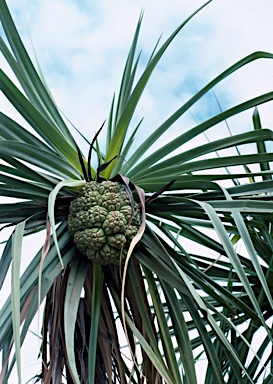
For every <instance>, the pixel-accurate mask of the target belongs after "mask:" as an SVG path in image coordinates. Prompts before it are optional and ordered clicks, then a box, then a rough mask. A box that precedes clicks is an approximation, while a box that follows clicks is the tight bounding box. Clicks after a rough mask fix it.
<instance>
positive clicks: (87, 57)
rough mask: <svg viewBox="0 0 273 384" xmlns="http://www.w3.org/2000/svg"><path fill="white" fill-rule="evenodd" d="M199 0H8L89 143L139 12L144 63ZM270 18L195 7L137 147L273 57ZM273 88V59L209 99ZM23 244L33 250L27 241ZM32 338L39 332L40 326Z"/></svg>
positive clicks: (246, 10)
mask: <svg viewBox="0 0 273 384" xmlns="http://www.w3.org/2000/svg"><path fill="white" fill-rule="evenodd" d="M202 3H203V2H202V1H199V0H171V1H169V2H167V1H160V0H146V1H145V0H134V1H128V0H116V1H112V0H101V1H99V2H98V1H94V0H36V1H32V2H30V1H29V0H20V1H19V0H12V1H8V5H9V6H10V9H11V11H12V14H13V16H14V18H15V21H16V24H17V26H18V28H19V31H20V33H21V34H22V37H23V40H24V42H25V44H26V46H27V48H28V50H29V51H30V52H31V50H32V48H31V43H30V39H29V34H30V36H31V39H32V42H33V45H34V47H35V52H36V54H37V57H38V59H39V63H40V65H41V68H42V70H43V73H44V75H45V78H46V80H47V83H48V85H49V87H50V89H51V91H52V94H53V96H54V98H55V100H56V103H57V105H58V106H59V107H60V109H61V110H62V111H63V112H64V113H65V114H66V115H67V116H68V117H69V119H70V120H71V121H72V122H73V124H75V125H76V126H77V128H78V129H80V130H81V131H82V132H83V133H84V134H85V135H86V136H87V138H88V139H90V140H91V139H92V138H93V135H94V132H95V131H96V130H97V129H98V128H99V127H100V125H101V124H102V122H103V121H104V119H105V118H107V116H108V112H109V108H110V103H111V98H112V95H113V92H114V91H117V90H118V87H119V82H120V79H121V75H122V70H123V66H124V63H125V60H126V56H127V53H128V50H129V47H130V44H131V40H132V37H133V33H134V30H135V26H136V23H137V20H138V17H139V14H140V12H141V10H142V9H144V11H145V13H144V19H143V23H142V30H141V34H140V41H139V47H140V48H141V49H142V55H143V58H147V57H149V55H150V53H151V51H152V49H153V47H154V44H155V43H156V41H157V39H158V37H159V36H160V35H161V34H162V33H163V36H162V41H164V40H165V39H166V38H167V37H168V36H169V34H170V33H171V32H173V30H174V29H175V28H176V27H177V26H178V25H179V24H180V23H181V22H182V21H183V20H184V19H185V18H186V17H187V16H188V15H189V14H190V13H191V12H193V11H194V10H195V9H196V8H197V7H198V6H200V5H201V4H202ZM272 15H273V3H272V0H228V1H226V0H213V1H212V3H211V4H209V5H208V6H207V7H206V8H205V9H204V10H202V11H201V13H199V14H198V15H197V16H196V17H195V18H194V19H193V20H192V21H191V22H190V23H189V24H188V25H187V26H186V27H185V28H184V29H183V30H182V32H181V33H180V34H179V36H177V38H176V39H175V40H174V41H173V43H172V45H171V46H170V47H169V48H168V50H167V52H166V54H165V56H164V57H163V58H162V60H161V61H160V64H159V66H158V68H157V70H156V71H155V72H154V74H153V76H152V78H151V80H150V82H149V84H148V87H147V90H146V91H145V93H144V94H143V99H142V101H141V102H140V104H139V108H138V110H137V118H142V117H143V116H144V122H143V126H142V128H141V129H140V132H139V133H140V136H139V139H138V140H142V139H143V137H144V136H145V134H146V133H147V132H149V131H150V132H151V131H152V130H153V129H154V128H156V127H157V126H158V125H159V124H160V123H161V122H162V121H163V120H164V119H166V118H167V117H168V116H169V115H170V114H171V113H173V112H174V111H175V109H177V108H178V107H179V106H180V105H181V104H183V103H184V102H185V101H186V100H187V99H188V98H189V97H190V96H192V95H193V94H194V93H195V92H197V91H198V90H199V89H200V88H201V87H203V86H204V85H205V84H206V83H207V82H208V81H209V80H212V79H213V78H214V77H215V76H217V75H218V74H219V73H220V72H222V71H223V70H224V69H226V68H227V67H229V66H230V65H232V64H233V63H234V62H235V61H237V60H239V59H241V58H243V57H244V56H246V55H248V54H250V53H252V52H254V51H256V50H265V51H269V52H273V39H272V36H273V23H272ZM27 28H28V30H29V34H28V30H27ZM31 55H32V57H33V54H31ZM0 60H1V66H3V68H4V69H5V70H6V71H7V72H8V73H10V72H9V71H8V69H7V67H6V65H5V63H4V62H3V60H2V58H0ZM272 88H273V61H269V60H261V61H259V62H256V63H253V64H251V65H249V66H248V67H247V68H243V69H241V70H240V71H239V72H238V73H237V74H234V75H232V76H231V77H230V78H229V79H228V80H225V81H224V82H223V83H222V84H221V85H220V86H217V88H216V89H215V92H216V94H217V97H218V99H219V102H220V104H221V106H222V107H223V108H224V109H225V108H228V107H230V106H232V105H234V104H235V103H237V102H242V101H244V100H246V99H248V98H250V97H254V96H257V95H259V94H261V93H263V92H269V91H270V90H272ZM0 103H1V106H2V107H1V108H2V109H3V111H4V112H6V113H7V114H9V115H12V116H15V114H14V111H13V110H12V108H11V107H10V106H9V105H8V103H6V102H5V100H3V97H2V96H0ZM271 110H272V104H271V105H270V104H268V105H267V106H262V107H260V112H261V118H262V122H263V124H264V126H265V127H266V128H271V127H272V126H273V121H272V112H271ZM211 111H213V112H218V106H217V103H216V100H215V98H214V96H213V95H212V94H210V95H209V97H208V98H207V99H205V100H204V101H202V102H200V103H199V104H198V105H197V106H196V107H195V108H193V109H192V113H193V115H194V118H195V119H196V120H197V121H198V122H200V121H201V120H202V119H204V118H205V117H206V116H208V115H209V114H210V113H211ZM194 124H195V121H194V119H193V117H192V116H191V115H190V114H187V115H186V116H185V117H183V119H181V121H179V123H177V124H176V125H175V127H174V129H173V130H172V131H171V132H170V134H168V139H170V138H171V137H172V135H175V134H176V133H177V132H178V130H181V129H186V128H187V127H191V126H193V125H194ZM229 125H230V129H231V131H232V132H233V133H235V132H238V131H240V129H242V128H241V127H243V128H244V129H251V112H249V113H245V114H243V116H242V117H236V118H234V119H231V120H230V121H229ZM225 130H226V127H225V125H224V124H223V125H222V126H221V128H220V129H219V128H218V129H217V131H211V132H208V135H212V136H213V135H214V134H215V132H216V133H217V136H218V137H221V136H222V135H223V134H224V133H225V132H226V131H225ZM102 136H103V135H102ZM165 138H166V137H165ZM201 139H202V140H203V141H205V140H206V138H205V137H203V138H201ZM199 140H200V139H199ZM4 235H6V234H4ZM26 244H27V243H26ZM37 244H38V242H37ZM29 246H31V247H33V243H32V244H31V245H29ZM37 249H38V246H37ZM33 331H34V332H36V331H37V326H34V327H33ZM32 340H35V338H33V339H32ZM31 345H32V348H33V350H35V349H36V350H35V352H33V353H34V355H35V357H34V360H35V358H36V355H37V353H38V343H37V341H36V342H35V341H34V344H33V343H32V344H31ZM27 355H28V354H27V353H26V354H25V355H24V359H25V358H27ZM30 365H31V361H30V360H23V368H24V374H25V377H24V380H23V381H24V382H25V381H26V379H27V378H29V377H30V375H31V372H37V371H38V370H39V369H40V366H39V365H38V366H34V367H31V366H30ZM200 380H201V379H200ZM14 382H15V381H14ZM200 383H201V381H200Z"/></svg>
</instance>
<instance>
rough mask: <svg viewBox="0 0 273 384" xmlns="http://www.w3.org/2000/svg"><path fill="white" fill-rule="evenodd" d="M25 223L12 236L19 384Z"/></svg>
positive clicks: (12, 295) (13, 294)
mask: <svg viewBox="0 0 273 384" xmlns="http://www.w3.org/2000/svg"><path fill="white" fill-rule="evenodd" d="M24 228H25V222H24V221H23V222H22V223H20V224H18V225H17V226H16V228H15V231H14V234H13V236H12V245H11V255H12V272H11V276H12V277H11V278H12V282H11V306H12V327H13V336H14V344H15V354H16V362H17V375H18V382H19V384H21V383H22V372H21V352H20V351H21V341H20V265H21V252H22V241H23V236H24Z"/></svg>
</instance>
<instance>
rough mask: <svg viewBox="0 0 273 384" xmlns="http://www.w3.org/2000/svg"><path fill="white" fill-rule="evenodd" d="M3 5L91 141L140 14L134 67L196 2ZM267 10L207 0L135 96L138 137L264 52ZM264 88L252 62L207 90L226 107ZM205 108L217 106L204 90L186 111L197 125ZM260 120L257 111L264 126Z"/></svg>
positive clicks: (268, 81)
mask: <svg viewBox="0 0 273 384" xmlns="http://www.w3.org/2000/svg"><path fill="white" fill-rule="evenodd" d="M8 4H9V6H10V8H11V10H12V14H13V16H14V18H15V21H16V23H17V25H18V28H19V31H20V33H21V34H22V37H23V39H24V42H25V44H26V45H27V47H28V49H29V51H30V52H31V51H32V48H31V44H30V38H29V36H31V39H32V42H33V45H34V48H35V52H36V54H37V57H38V60H39V63H40V65H41V68H42V71H43V73H44V75H45V78H46V80H47V82H48V84H49V87H50V89H51V90H52V93H53V96H54V98H55V100H56V102H57V104H58V106H59V107H60V109H61V110H62V111H63V112H64V113H65V114H66V115H67V116H68V118H69V119H70V120H71V121H72V122H73V124H75V125H76V126H77V128H78V129H80V130H81V131H82V132H83V133H84V134H86V136H87V137H88V138H89V139H90V140H91V138H92V137H93V132H94V131H95V130H97V129H98V127H100V125H101V123H102V122H103V121H104V119H105V118H107V116H108V112H109V108H110V103H111V98H112V95H113V92H114V91H117V90H118V87H119V83H120V79H121V75H122V70H123V66H124V63H125V60H126V55H127V53H128V50H129V47H130V44H131V40H132V36H133V33H134V30H135V27H136V23H137V20H138V17H139V14H140V12H141V10H142V9H144V19H143V23H142V31H141V35H140V41H139V49H141V50H142V57H143V61H142V64H143V65H144V64H145V60H146V59H147V58H148V57H149V55H150V53H151V51H152V49H153V47H154V45H155V43H156V41H157V39H158V37H159V36H160V35H161V34H162V42H163V41H164V40H165V39H166V38H167V37H168V36H169V35H170V34H171V32H172V31H173V30H174V29H175V28H176V27H177V26H178V25H179V24H180V23H181V22H182V21H183V20H184V19H185V18H186V17H187V16H188V15H190V14H191V13H192V12H193V11H194V10H196V9H197V8H198V7H199V6H201V5H202V4H203V1H199V0H172V1H171V2H166V1H155V0H149V1H145V0H135V1H125V0H117V1H111V0H102V1H100V2H95V1H92V0H80V1H76V0H47V1H45V0H37V1H35V2H29V1H28V0H20V2H19V1H16V0H11V1H9V2H8ZM272 11H273V4H272V2H271V1H270V0H229V1H224V0H213V1H212V2H211V3H210V4H209V5H208V6H207V7H206V8H205V9H203V10H202V11H201V12H200V13H199V14H198V15H197V16H196V17H195V18H194V19H193V20H192V21H190V23H188V24H187V25H186V27H185V28H184V29H183V30H182V31H181V32H180V34H179V35H178V36H177V37H176V39H175V40H174V41H173V43H172V45H171V46H170V47H169V48H168V50H167V52H166V54H165V55H164V57H163V58H162V60H161V61H160V64H159V66H158V68H157V70H156V71H155V72H154V74H153V76H152V78H151V80H150V82H149V84H148V87H147V90H146V91H145V92H144V94H143V98H142V102H140V104H139V108H138V109H137V117H138V118H142V117H144V118H145V119H144V123H143V128H142V130H140V134H143V135H145V132H147V131H148V130H153V129H154V128H156V127H157V126H158V125H159V123H161V122H162V121H163V119H164V118H166V117H168V116H169V115H170V114H171V113H172V112H174V110H175V109H176V108H178V107H179V106H180V105H181V104H182V103H183V102H184V101H186V100H187V99H188V98H189V97H190V96H191V95H193V94H194V93H195V92H196V91H198V90H199V89H200V88H201V87H202V86H204V85H205V84H206V83H207V82H208V81H209V80H211V79H213V78H214V77H215V76H216V75H218V74H219V73H220V72H222V71H223V70H224V69H226V68H228V67H229V66H230V65H232V64H233V63H234V62H235V61H237V60H239V59H241V58H243V57H244V56H246V55H248V54H250V53H252V52H254V51H256V50H265V51H270V52H273V39H272V32H273V24H272V18H271V15H272V14H273V13H272ZM272 85H273V61H272V60H260V61H258V62H255V63H252V64H250V65H249V66H248V67H245V68H243V69H241V70H240V71H238V73H236V74H234V75H232V76H231V77H230V78H229V79H228V80H225V81H223V82H222V84H221V85H220V86H217V88H216V89H215V92H216V94H217V97H218V99H219V102H220V104H221V106H222V108H227V107H230V106H232V105H234V104H235V103H236V102H241V101H244V100H246V99H247V97H253V96H256V95H258V94H260V93H262V92H267V91H269V90H270V89H272ZM264 109H266V108H264ZM215 111H216V112H219V109H218V106H217V102H216V99H215V97H214V96H213V94H212V93H211V94H210V95H208V97H207V98H206V99H204V101H202V102H200V103H199V104H197V105H196V107H195V108H193V109H192V113H193V115H194V118H195V119H196V120H197V121H200V120H202V119H204V118H205V117H206V116H208V115H209V114H210V113H212V112H214V113H215ZM270 118H271V114H268V112H266V113H264V116H263V122H264V123H265V124H266V125H267V126H269V123H270ZM268 119H269V121H268ZM193 123H194V121H193V117H192V116H191V115H190V114H188V115H187V116H185V121H184V124H185V125H187V124H189V125H193ZM250 123H251V122H250ZM232 128H233V127H232V126H231V129H232ZM234 129H235V127H234ZM219 134H220V133H219Z"/></svg>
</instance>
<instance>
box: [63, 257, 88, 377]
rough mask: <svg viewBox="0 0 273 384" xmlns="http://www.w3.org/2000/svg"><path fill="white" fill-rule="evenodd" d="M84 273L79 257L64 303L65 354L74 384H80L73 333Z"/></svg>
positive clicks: (84, 267) (72, 270)
mask: <svg viewBox="0 0 273 384" xmlns="http://www.w3.org/2000/svg"><path fill="white" fill-rule="evenodd" d="M86 273H87V268H86V265H85V263H82V260H81V258H80V257H77V258H75V259H74V260H73V263H72V266H71V270H70V274H69V278H68V283H67V289H66V294H65V302H64V334H65V343H66V352H67V358H68V363H69V368H70V373H71V376H72V377H73V381H74V382H75V383H76V384H80V380H79V375H78V372H77V368H76V362H75V352H74V331H75V323H76V317H77V311H78V306H79V302H80V297H81V291H82V287H83V283H84V280H85V277H86ZM71 335H72V337H71Z"/></svg>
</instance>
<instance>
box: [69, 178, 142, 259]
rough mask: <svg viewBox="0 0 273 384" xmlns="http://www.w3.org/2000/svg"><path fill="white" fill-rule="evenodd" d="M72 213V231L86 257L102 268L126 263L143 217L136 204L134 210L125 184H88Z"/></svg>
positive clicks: (104, 182)
mask: <svg viewBox="0 0 273 384" xmlns="http://www.w3.org/2000/svg"><path fill="white" fill-rule="evenodd" d="M69 212H70V213H69V215H68V221H67V223H68V231H69V233H70V234H71V235H72V236H73V238H74V242H75V244H76V246H77V248H78V249H79V250H80V251H81V252H82V253H83V254H84V255H86V256H87V257H88V258H89V259H90V260H92V261H93V262H99V263H101V264H108V263H113V264H119V263H120V262H123V261H124V260H125V258H126V255H127V252H128V249H129V246H130V242H131V240H132V239H133V237H134V236H135V235H136V234H137V232H138V229H139V227H140V224H141V214H140V211H139V209H138V206H137V204H136V203H134V208H133V210H132V207H131V201H130V198H129V197H128V195H127V193H126V189H125V187H124V185H123V184H120V183H118V182H112V181H103V182H101V183H97V182H96V181H91V182H87V183H86V184H85V185H84V186H83V187H82V189H81V190H80V193H79V196H78V197H76V198H75V199H74V200H73V201H72V202H71V204H70V207H69ZM131 217H132V220H131ZM130 220H131V223H130V225H129V222H130Z"/></svg>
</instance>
